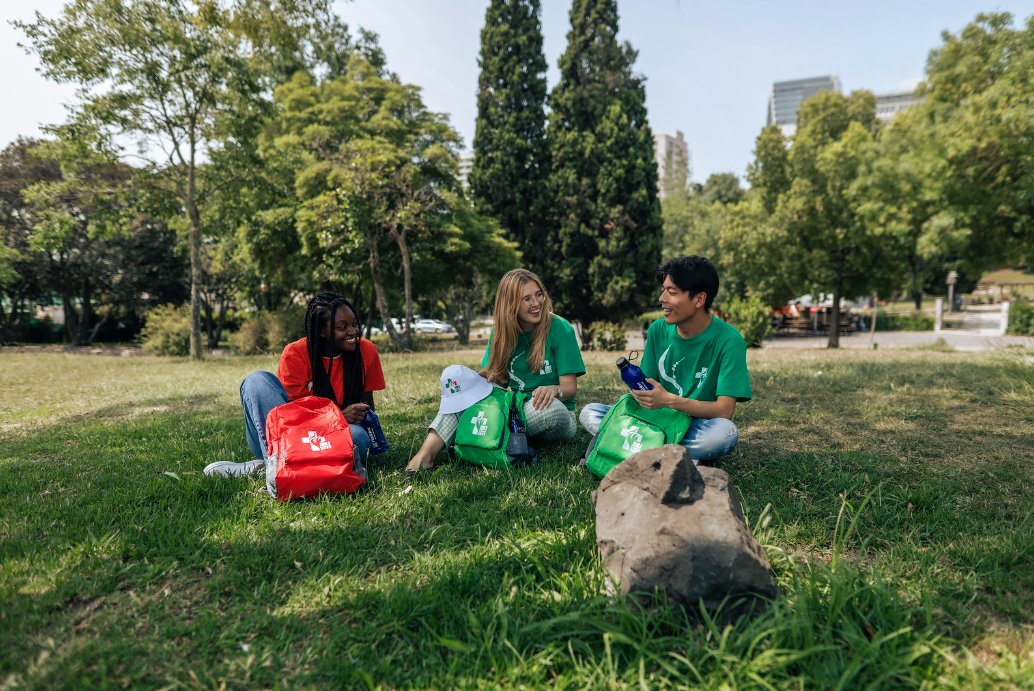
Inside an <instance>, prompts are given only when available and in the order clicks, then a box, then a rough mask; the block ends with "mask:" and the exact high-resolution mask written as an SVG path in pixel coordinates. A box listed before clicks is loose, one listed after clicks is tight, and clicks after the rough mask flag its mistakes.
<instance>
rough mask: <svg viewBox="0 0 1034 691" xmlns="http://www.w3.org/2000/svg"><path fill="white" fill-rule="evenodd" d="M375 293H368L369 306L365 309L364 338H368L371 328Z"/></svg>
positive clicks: (374, 291) (375, 302) (375, 298)
mask: <svg viewBox="0 0 1034 691" xmlns="http://www.w3.org/2000/svg"><path fill="white" fill-rule="evenodd" d="M376 304H377V291H376V290H371V291H370V304H369V306H368V307H367V309H366V338H370V330H371V329H372V328H373V311H374V309H376V307H375V305H376Z"/></svg>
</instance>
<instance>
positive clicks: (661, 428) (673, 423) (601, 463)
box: [585, 393, 693, 477]
mask: <svg viewBox="0 0 1034 691" xmlns="http://www.w3.org/2000/svg"><path fill="white" fill-rule="evenodd" d="M692 421H693V418H691V417H690V416H688V415H686V414H685V413H682V412H679V411H678V410H672V409H671V408H658V409H657V410H647V409H646V408H643V407H642V406H640V405H639V404H638V403H636V400H635V398H633V397H632V394H630V393H627V394H625V395H624V396H622V397H621V398H619V399H618V402H617V403H615V404H614V407H612V408H611V409H610V410H609V411H607V415H606V416H605V417H604V418H603V422H601V423H600V431H599V432H597V433H596V436H595V437H593V438H592V441H591V442H590V443H589V448H588V449H586V451H585V466H586V467H587V468H588V469H589V470H590V471H592V473H593V474H594V475H596V476H598V477H603V476H604V475H606V474H607V473H609V472H610V471H611V469H612V468H613V467H614V466H616V465H617V464H618V463H620V462H621V461H623V460H625V459H626V458H628V457H629V456H631V455H632V454H634V453H638V452H639V451H642V450H643V449H652V448H654V447H656V446H663V445H664V444H678V443H679V442H680V441H682V437H684V436H686V432H688V431H689V423H690V422H692Z"/></svg>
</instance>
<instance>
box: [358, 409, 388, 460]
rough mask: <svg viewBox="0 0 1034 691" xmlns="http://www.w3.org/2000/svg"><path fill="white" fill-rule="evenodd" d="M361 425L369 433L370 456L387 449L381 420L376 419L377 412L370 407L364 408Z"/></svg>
mask: <svg viewBox="0 0 1034 691" xmlns="http://www.w3.org/2000/svg"><path fill="white" fill-rule="evenodd" d="M363 427H364V428H365V429H366V433H367V434H368V435H370V455H371V456H376V455H377V454H379V453H384V452H385V451H387V450H388V440H387V439H385V437H384V432H383V430H381V421H380V420H379V419H377V413H375V412H373V409H372V408H367V409H366V417H365V418H363Z"/></svg>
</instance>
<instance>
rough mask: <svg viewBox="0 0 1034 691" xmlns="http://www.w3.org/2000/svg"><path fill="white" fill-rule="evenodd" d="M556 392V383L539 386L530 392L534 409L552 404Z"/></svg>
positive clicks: (543, 408) (541, 408) (542, 408)
mask: <svg viewBox="0 0 1034 691" xmlns="http://www.w3.org/2000/svg"><path fill="white" fill-rule="evenodd" d="M556 394H557V386H556V384H547V385H546V386H540V387H538V388H537V389H535V390H534V391H532V393H531V406H532V407H533V408H534V409H535V410H545V409H546V408H548V407H549V406H551V405H552V404H553V399H554V398H556Z"/></svg>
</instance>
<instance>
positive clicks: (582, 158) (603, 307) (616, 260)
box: [543, 0, 663, 323]
mask: <svg viewBox="0 0 1034 691" xmlns="http://www.w3.org/2000/svg"><path fill="white" fill-rule="evenodd" d="M570 17H571V31H570V32H569V33H568V35H567V40H568V44H567V49H566V50H565V52H564V54H563V56H561V58H560V81H559V83H558V84H557V85H556V87H555V88H554V89H553V92H552V94H551V95H550V108H551V110H552V114H551V115H550V119H549V125H548V128H547V134H548V137H549V139H550V146H551V148H552V156H553V170H552V180H553V183H552V193H553V194H554V195H555V198H554V202H553V204H554V207H553V209H554V214H555V226H554V233H553V237H552V244H551V246H550V247H549V252H548V254H547V255H546V256H548V258H549V264H548V265H547V267H546V270H545V271H544V272H543V273H544V274H545V276H544V280H546V282H547V284H548V285H549V288H550V291H551V292H552V293H553V294H555V295H556V296H557V306H558V309H559V310H560V311H561V312H562V313H564V314H567V315H569V316H571V317H574V318H577V319H581V320H582V321H584V322H585V323H589V322H593V321H597V320H599V319H601V318H607V319H611V320H614V319H618V318H623V317H625V316H630V315H633V314H638V313H640V312H641V311H642V306H643V305H644V304H649V303H650V302H652V300H653V298H654V295H653V293H654V278H653V273H654V271H655V268H656V265H657V263H658V261H659V260H660V256H661V245H662V240H663V237H662V225H661V223H662V221H661V208H660V203H659V201H658V200H657V164H656V163H655V161H654V143H653V134H652V133H651V131H650V126H649V124H648V123H647V119H646V92H645V88H644V85H643V78H642V77H639V76H637V75H635V74H633V72H632V66H633V64H634V62H635V58H636V52H635V50H633V49H632V47H631V46H630V45H629V44H628V43H624V44H619V43H618V41H617V31H618V13H617V3H616V1H615V0H575V2H574V4H573V6H572V7H571V13H570Z"/></svg>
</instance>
